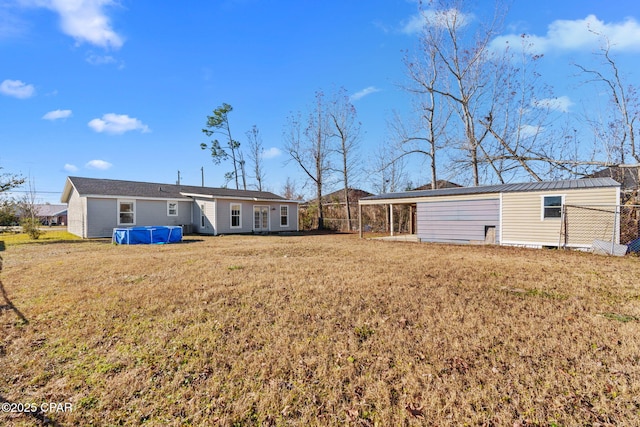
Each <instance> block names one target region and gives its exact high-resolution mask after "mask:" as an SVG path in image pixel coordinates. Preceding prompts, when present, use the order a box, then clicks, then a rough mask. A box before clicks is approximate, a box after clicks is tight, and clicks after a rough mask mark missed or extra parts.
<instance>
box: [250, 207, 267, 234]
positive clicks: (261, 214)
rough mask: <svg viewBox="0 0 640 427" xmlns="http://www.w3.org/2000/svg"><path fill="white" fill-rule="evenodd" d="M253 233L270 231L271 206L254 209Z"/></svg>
mask: <svg viewBox="0 0 640 427" xmlns="http://www.w3.org/2000/svg"><path fill="white" fill-rule="evenodd" d="M253 231H256V232H264V231H269V206H254V207H253Z"/></svg>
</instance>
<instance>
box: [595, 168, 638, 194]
mask: <svg viewBox="0 0 640 427" xmlns="http://www.w3.org/2000/svg"><path fill="white" fill-rule="evenodd" d="M606 177H608V178H613V179H614V180H615V181H617V182H619V183H620V184H621V187H620V189H621V191H622V194H623V199H629V198H632V197H634V196H635V197H636V198H637V197H640V194H638V191H639V190H640V165H638V166H611V167H608V168H604V169H601V170H599V171H597V172H594V173H593V174H592V175H590V178H606ZM638 200H640V199H638ZM625 201H626V200H623V202H625Z"/></svg>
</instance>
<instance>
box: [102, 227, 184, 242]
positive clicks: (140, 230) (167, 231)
mask: <svg viewBox="0 0 640 427" xmlns="http://www.w3.org/2000/svg"><path fill="white" fill-rule="evenodd" d="M111 241H112V242H113V243H117V244H118V245H151V244H164V243H178V242H181V241H182V227H180V226H152V227H127V228H114V229H113V236H112V238H111Z"/></svg>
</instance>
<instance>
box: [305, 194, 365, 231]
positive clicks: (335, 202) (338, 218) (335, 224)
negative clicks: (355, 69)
mask: <svg viewBox="0 0 640 427" xmlns="http://www.w3.org/2000/svg"><path fill="white" fill-rule="evenodd" d="M372 195H373V194H371V193H369V192H368V191H364V190H360V189H357V188H350V189H349V206H350V208H351V224H348V223H347V213H346V202H345V199H344V189H340V190H337V191H334V192H333V193H329V194H325V195H324V196H322V213H323V216H324V227H325V228H328V229H334V230H343V231H347V230H355V229H356V227H357V224H358V200H360V199H361V198H363V197H368V196H372ZM317 203H318V201H317V200H316V199H311V200H307V201H306V202H303V203H301V204H300V218H301V219H302V227H303V228H304V229H314V228H316V227H317V226H318V223H317Z"/></svg>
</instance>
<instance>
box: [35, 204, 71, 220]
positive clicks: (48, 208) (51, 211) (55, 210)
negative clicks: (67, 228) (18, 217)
mask: <svg viewBox="0 0 640 427" xmlns="http://www.w3.org/2000/svg"><path fill="white" fill-rule="evenodd" d="M35 212H36V215H37V216H38V219H40V221H41V222H42V223H43V224H44V225H66V224H67V205H51V204H49V203H47V204H42V205H40V204H39V205H35Z"/></svg>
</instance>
